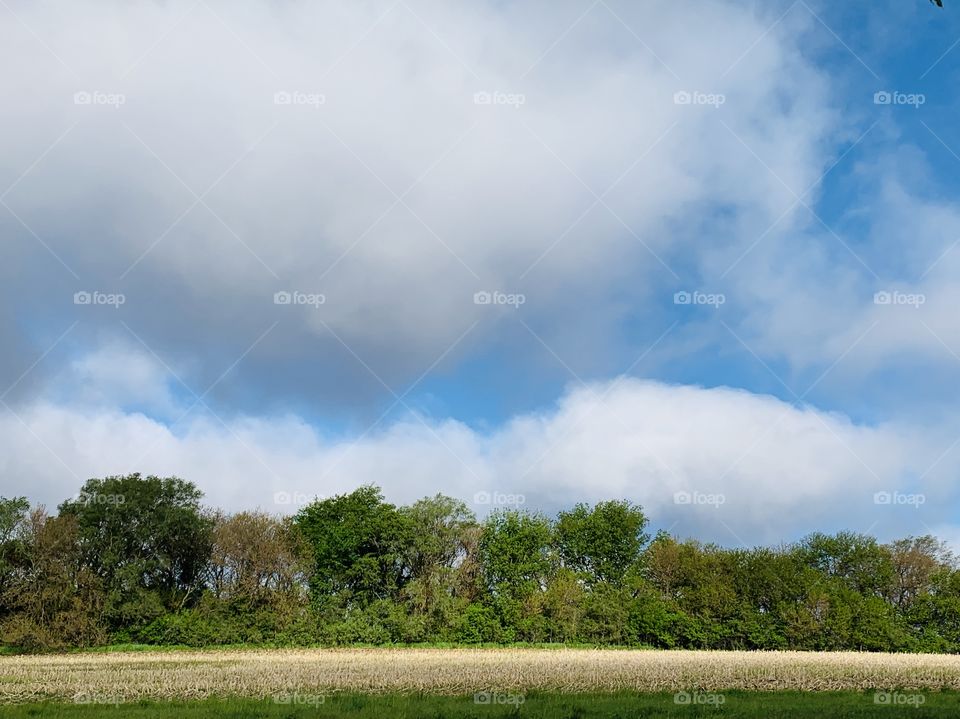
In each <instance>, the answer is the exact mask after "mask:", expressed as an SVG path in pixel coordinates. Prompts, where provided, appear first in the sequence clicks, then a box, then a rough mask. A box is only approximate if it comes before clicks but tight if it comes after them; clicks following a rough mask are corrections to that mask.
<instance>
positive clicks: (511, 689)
mask: <svg viewBox="0 0 960 719" xmlns="http://www.w3.org/2000/svg"><path fill="white" fill-rule="evenodd" d="M791 690H794V691H796V690H801V691H816V692H829V691H848V692H849V691H852V692H860V693H863V692H866V693H869V692H873V691H882V692H897V694H896V696H895V698H894V699H893V700H892V701H891V702H888V703H889V704H895V703H897V702H899V701H901V700H902V697H909V696H924V697H926V698H927V699H926V700H925V702H924V703H925V704H926V705H929V704H931V703H932V702H933V698H932V697H934V695H935V694H936V693H937V692H940V691H942V690H952V691H958V690H960V657H958V656H952V655H918V654H858V653H828V654H817V653H805V652H694V651H604V650H584V649H560V650H538V649H336V650H334V649H315V650H279V649H278V650H262V651H250V650H236V651H196V652H184V651H176V652H122V653H110V654H66V655H44V656H19V657H0V702H3V703H5V704H10V703H28V702H42V701H45V700H55V701H60V702H65V703H71V704H74V705H84V704H89V705H95V706H97V707H100V708H103V707H106V706H109V705H112V704H123V703H127V702H136V701H140V700H153V701H167V700H174V701H176V700H180V701H184V700H203V699H209V698H246V699H257V700H268V701H271V702H274V703H273V704H271V706H283V705H285V706H286V708H287V709H291V708H296V707H298V706H300V705H309V704H315V705H322V704H323V703H325V701H326V700H327V699H328V698H331V697H334V696H335V695H338V694H344V693H346V694H351V693H352V694H358V693H359V694H431V695H441V696H467V695H471V696H472V695H474V694H475V693H487V695H488V699H489V701H488V702H486V704H487V706H485V707H481V706H480V705H479V704H478V705H476V706H475V707H474V708H475V709H476V708H481V709H484V710H485V711H486V710H490V709H492V708H498V707H505V708H508V709H515V708H516V707H517V706H519V705H520V704H524V707H525V713H529V711H530V709H529V707H530V706H531V705H527V704H526V702H523V701H521V700H520V699H518V697H526V695H528V694H534V693H540V694H553V693H564V694H566V693H589V692H594V693H596V692H607V693H610V692H624V691H630V692H637V693H653V694H657V693H660V694H670V695H673V694H675V693H678V692H688V693H690V692H693V693H694V694H693V695H690V696H691V697H692V698H691V699H690V701H689V702H688V703H687V705H686V706H683V705H682V703H681V704H676V705H674V704H672V703H671V706H676V707H678V708H681V709H684V710H685V711H686V712H687V714H686V715H687V716H689V715H690V712H691V711H699V710H700V709H709V710H711V711H715V710H716V707H717V704H718V703H719V702H718V701H713V702H710V701H708V699H709V696H708V695H709V693H727V692H732V691H746V692H772V691H791ZM890 696H891V697H893V696H894V695H890ZM704 697H707V698H706V699H705V698H704ZM871 697H872V695H871ZM942 697H948V698H950V699H951V700H954V699H955V697H953V696H950V695H948V694H943V695H942ZM942 697H940V698H942ZM767 700H771V701H774V700H773V699H770V697H769V696H768V697H767ZM861 700H862V697H860V699H859V700H858V701H861ZM938 700H939V698H938ZM681 701H682V697H681ZM918 701H919V700H918ZM671 702H672V699H671ZM481 703H483V702H482V694H481ZM914 703H915V704H916V703H918V702H914ZM471 706H473V705H471ZM871 708H873V709H876V708H877V706H875V705H874V704H873V703H872V698H871ZM908 708H913V709H916V708H917V707H916V706H910V705H908ZM884 709H885V710H886V709H890V707H884ZM487 715H489V714H487ZM958 715H960V712H958Z"/></svg>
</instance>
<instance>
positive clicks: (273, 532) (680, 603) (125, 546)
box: [0, 474, 960, 652]
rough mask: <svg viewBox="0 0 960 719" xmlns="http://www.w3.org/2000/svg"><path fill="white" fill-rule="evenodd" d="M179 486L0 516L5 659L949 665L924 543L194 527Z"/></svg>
mask: <svg viewBox="0 0 960 719" xmlns="http://www.w3.org/2000/svg"><path fill="white" fill-rule="evenodd" d="M200 502H201V493H200V491H199V490H198V489H197V487H196V486H194V485H193V484H191V483H190V482H186V481H184V480H181V479H177V478H165V479H162V478H158V477H145V478H143V477H141V476H140V475H136V474H134V475H129V476H126V477H107V478H105V479H92V480H90V481H88V482H87V483H86V484H84V486H83V488H82V489H81V492H80V493H79V494H78V495H77V497H74V498H72V499H70V500H67V501H65V502H64V503H63V504H61V506H60V513H59V515H58V516H49V515H47V513H46V512H45V511H44V510H43V508H39V507H38V508H34V509H32V510H31V509H30V508H29V506H28V504H27V502H26V501H25V500H24V499H22V498H13V499H3V498H0V639H2V642H3V643H4V645H5V646H6V647H8V648H10V647H13V648H16V649H18V650H20V651H40V650H49V649H67V648H71V647H91V646H97V645H102V644H105V643H110V642H113V643H118V642H119V643H127V642H133V643H139V644H146V645H171V644H174V645H183V646H191V647H203V646H218V645H236V644H241V645H251V646H257V645H283V646H304V645H316V644H326V645H336V646H345V645H351V644H420V643H433V644H437V643H458V644H467V645H478V644H489V643H513V642H524V643H544V642H559V643H568V644H574V645H576V644H588V645H593V646H653V647H664V648H714V649H748V650H755V649H804V650H840V649H848V650H857V651H910V652H960V571H958V569H957V560H956V558H955V557H954V556H953V555H952V554H951V553H950V552H949V551H948V550H947V548H946V546H945V545H944V544H943V543H942V542H939V541H938V540H936V539H935V538H933V537H929V536H926V537H907V538H904V539H899V540H896V541H893V542H890V543H887V544H881V543H880V542H878V541H877V540H876V539H875V538H873V537H869V536H866V535H862V534H855V533H850V532H840V533H838V534H833V535H828V534H822V533H817V534H811V535H809V536H808V537H805V538H804V539H802V540H801V541H799V542H797V543H796V544H793V545H784V546H780V547H772V548H765V547H758V548H753V549H727V548H724V547H718V546H715V545H706V544H702V543H700V542H697V541H694V540H683V541H681V540H679V539H677V538H676V537H673V536H670V535H669V534H666V533H664V532H660V533H658V534H657V536H656V537H655V538H654V539H653V540H652V541H649V538H648V535H647V533H646V528H647V518H646V516H645V515H644V513H643V511H642V509H641V508H640V507H638V506H636V505H633V504H631V503H629V502H625V501H606V502H601V503H599V504H597V505H594V506H587V505H584V504H580V505H577V506H575V507H573V508H572V509H569V510H563V511H561V512H559V514H558V516H557V518H556V520H555V521H553V520H551V519H549V518H547V517H545V516H543V515H542V514H537V513H534V512H528V511H518V510H507V511H495V512H493V513H491V514H490V515H488V516H487V517H486V518H485V519H484V520H483V521H482V522H478V521H477V519H476V518H475V517H474V515H473V513H472V512H470V510H469V509H468V508H467V506H466V505H465V504H464V503H463V502H461V501H459V500H456V499H453V498H450V497H446V496H443V495H436V496H434V497H427V498H424V499H421V500H419V501H417V502H414V503H413V504H410V505H409V506H402V507H396V506H394V505H393V504H390V503H389V502H387V501H386V500H385V498H384V496H383V494H382V492H381V491H380V489H379V488H377V487H373V486H365V487H360V488H358V489H357V490H355V491H353V492H351V493H349V494H343V495H339V496H336V497H332V498H329V499H323V500H317V501H315V502H313V503H312V504H310V505H307V506H305V507H304V508H303V509H302V510H301V511H300V512H299V513H298V514H297V515H296V516H294V517H275V516H271V515H269V514H266V513H263V512H260V511H248V512H238V513H234V514H227V513H224V512H220V511H210V510H205V509H204V508H203V507H202V506H201V504H200Z"/></svg>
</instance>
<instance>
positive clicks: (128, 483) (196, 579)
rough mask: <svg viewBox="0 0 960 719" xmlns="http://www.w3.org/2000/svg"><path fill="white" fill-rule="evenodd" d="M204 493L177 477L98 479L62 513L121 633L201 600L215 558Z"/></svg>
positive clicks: (130, 476)
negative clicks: (106, 596)
mask: <svg viewBox="0 0 960 719" xmlns="http://www.w3.org/2000/svg"><path fill="white" fill-rule="evenodd" d="M201 497H202V493H201V492H200V490H199V489H197V487H196V486H195V485H194V484H192V483H190V482H186V481H184V480H182V479H178V478H176V477H169V478H163V479H161V478H159V477H154V476H149V477H141V476H140V475H139V474H131V475H127V476H117V477H106V478H105V479H91V480H88V481H87V482H86V483H85V484H84V485H83V489H82V490H81V491H80V494H79V495H78V496H77V497H76V498H73V499H69V500H67V501H65V502H63V503H62V504H61V505H60V516H61V517H66V518H72V519H73V521H75V522H76V526H77V532H78V538H79V544H80V552H81V558H82V561H83V563H84V564H85V565H86V566H88V567H90V568H91V569H92V570H93V571H94V573H95V574H96V575H97V576H98V577H100V578H101V579H102V580H103V583H104V586H105V587H106V589H107V591H108V592H109V595H110V598H109V610H108V611H109V613H110V615H111V617H110V618H111V623H112V625H113V626H114V627H118V628H119V627H122V626H127V625H130V624H137V623H141V622H144V621H148V620H149V619H152V618H153V617H154V616H156V615H157V614H158V613H160V612H162V611H163V609H164V608H166V609H174V608H179V607H182V606H184V605H185V604H187V602H189V601H192V600H196V599H198V598H199V593H200V590H201V588H202V580H203V574H204V570H205V568H206V565H207V562H208V560H209V558H210V546H211V536H210V530H211V524H212V522H211V520H210V518H209V517H207V516H205V515H204V514H203V512H202V511H201V508H200V498H201Z"/></svg>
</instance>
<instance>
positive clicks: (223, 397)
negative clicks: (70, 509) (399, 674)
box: [0, 0, 960, 546]
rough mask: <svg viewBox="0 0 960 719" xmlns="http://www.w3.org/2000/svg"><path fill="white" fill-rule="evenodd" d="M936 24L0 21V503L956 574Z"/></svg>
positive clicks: (877, 10) (107, 16)
mask: <svg viewBox="0 0 960 719" xmlns="http://www.w3.org/2000/svg"><path fill="white" fill-rule="evenodd" d="M945 5H947V7H945V8H943V9H940V8H937V7H935V6H934V5H931V4H929V3H928V2H926V1H925V0H879V1H878V2H874V3H865V4H847V3H836V2H826V0H823V1H820V0H797V1H796V2H793V3H791V2H789V1H786V0H785V1H783V2H773V3H771V2H752V1H749V0H690V1H689V2H670V3H663V2H653V1H652V0H651V1H647V0H641V1H639V2H638V1H632V2H629V1H625V0H569V1H568V0H549V2H548V1H547V0H529V1H527V2H505V1H503V0H497V1H492V0H473V1H471V2H466V1H463V2H461V1H460V0H443V1H442V2H441V1H440V0H384V1H383V2H380V1H373V0H371V1H363V2H352V3H339V2H305V1H297V0H284V1H282V2H281V1H279V0H233V1H232V2H225V1H224V2H221V1H220V0H197V1H196V2H193V1H191V0H184V1H181V0H170V1H165V2H146V1H141V2H134V3H129V2H120V1H119V0H107V1H106V2H89V1H87V0H80V1H78V2H74V3H70V4H69V5H62V4H56V3H38V2H30V1H27V0H2V1H0V64H2V67H3V68H4V69H3V71H2V72H0V92H2V95H3V97H4V98H5V99H4V101H3V102H2V103H0V346H2V348H3V351H2V353H0V495H4V496H17V495H25V496H27V497H28V498H29V499H30V500H31V501H32V502H34V503H38V504H45V505H47V506H48V507H49V508H51V509H52V508H54V507H56V505H57V504H59V502H61V501H63V500H64V499H65V498H67V497H70V496H73V495H75V494H76V493H77V492H78V491H79V489H80V487H81V485H82V484H83V482H84V481H85V480H86V479H88V478H91V477H103V476H108V475H117V474H127V473H131V472H140V473H142V474H155V475H160V476H171V475H175V476H179V477H182V478H184V479H188V480H190V481H192V482H194V483H196V484H197V485H198V486H199V487H200V488H201V489H202V490H203V492H204V494H205V500H204V501H205V502H206V503H207V504H208V505H210V506H216V507H222V508H224V509H227V510H240V509H250V508H256V507H259V508H261V509H264V510H266V511H269V512H275V513H291V512H295V511H296V510H297V509H298V507H300V506H302V505H303V504H304V503H306V502H309V501H311V500H312V499H313V498H315V497H327V496H332V495H334V494H337V493H341V492H346V491H350V490H352V489H353V488H355V487H357V486H359V485H361V484H367V483H373V484H376V485H378V486H380V487H382V488H383V491H384V493H385V495H386V497H387V498H388V499H389V500H390V501H393V502H398V503H400V502H410V501H413V500H416V499H417V498H419V497H422V496H425V495H432V494H435V493H437V492H443V493H445V494H449V495H452V496H456V497H459V498H461V499H464V500H465V501H466V502H467V503H468V504H469V505H470V507H471V509H473V510H474V511H476V512H477V513H478V514H479V515H481V516H483V515H484V514H486V513H487V512H489V511H490V510H492V509H498V508H515V507H520V508H524V509H529V510H533V511H543V512H546V513H548V514H550V513H554V512H556V511H557V510H558V509H560V508H563V507H568V506H570V505H572V504H574V503H576V502H581V501H582V502H596V501H601V500H605V499H621V498H623V499H629V500H631V501H634V502H637V503H639V504H641V505H642V506H643V507H644V508H645V510H646V512H647V514H648V515H649V517H650V521H651V527H652V528H654V529H665V530H668V531H670V532H673V533H675V534H678V535H680V536H683V537H696V538H698V539H701V540H703V541H710V542H716V543H718V544H722V545H724V546H741V545H754V544H761V543H763V544H776V543H779V542H782V541H792V540H794V539H797V538H799V537H801V536H803V535H805V534H807V533H809V532H813V531H830V532H832V531H839V530H844V529H845V530H851V531H857V532H865V533H870V534H873V535H876V536H878V537H880V538H881V539H885V540H886V539H891V538H894V537H900V536H908V535H921V534H930V533H932V534H935V535H937V536H939V537H941V538H942V539H945V540H947V541H950V542H953V543H954V544H955V545H957V544H960V512H958V511H957V509H956V507H957V506H958V504H957V502H958V500H960V483H958V482H957V481H956V478H957V477H958V475H960V446H958V445H960V406H958V402H957V389H956V388H957V387H958V386H960V384H958V381H957V380H958V376H960V323H958V322H957V321H956V317H957V308H958V305H960V247H958V244H960V208H958V207H957V205H956V200H957V197H958V195H960V124H958V123H957V122H956V117H957V114H958V113H957V110H958V104H960V103H958V98H957V93H956V89H955V88H956V87H958V80H960V72H958V70H960V47H958V45H960V4H955V3H953V2H951V0H947V2H945ZM955 5H956V6H955Z"/></svg>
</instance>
